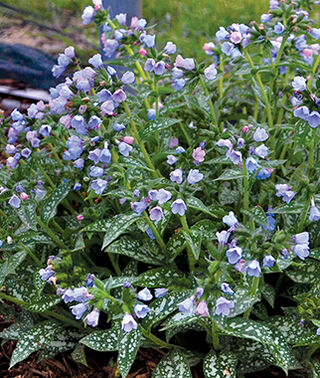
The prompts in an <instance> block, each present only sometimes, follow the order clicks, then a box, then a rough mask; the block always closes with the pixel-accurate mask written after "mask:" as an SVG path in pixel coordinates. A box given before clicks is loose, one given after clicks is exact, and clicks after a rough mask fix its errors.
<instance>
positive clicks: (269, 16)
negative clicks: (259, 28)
mask: <svg viewBox="0 0 320 378" xmlns="http://www.w3.org/2000/svg"><path fill="white" fill-rule="evenodd" d="M272 17H273V16H272V14H271V13H265V14H263V15H261V22H262V23H263V24H266V23H267V22H270V21H271V20H272Z"/></svg>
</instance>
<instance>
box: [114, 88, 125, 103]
mask: <svg viewBox="0 0 320 378" xmlns="http://www.w3.org/2000/svg"><path fill="white" fill-rule="evenodd" d="M112 99H113V101H115V102H117V103H118V104H120V103H121V102H124V101H126V99H127V95H126V93H125V92H124V90H123V89H118V90H117V91H115V92H114V94H113V96H112Z"/></svg>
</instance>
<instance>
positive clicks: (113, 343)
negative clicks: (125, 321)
mask: <svg viewBox="0 0 320 378" xmlns="http://www.w3.org/2000/svg"><path fill="white" fill-rule="evenodd" d="M119 331H120V327H115V328H111V329H107V330H104V331H94V332H92V333H90V335H88V336H86V337H84V338H83V339H81V340H80V343H81V344H84V345H85V346H87V347H89V348H91V349H93V350H97V351H98V352H113V351H116V350H117V349H118V338H119Z"/></svg>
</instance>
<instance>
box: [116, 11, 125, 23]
mask: <svg viewBox="0 0 320 378" xmlns="http://www.w3.org/2000/svg"><path fill="white" fill-rule="evenodd" d="M116 19H117V20H118V22H119V24H120V25H126V23H127V14H126V13H119V14H117V15H116Z"/></svg>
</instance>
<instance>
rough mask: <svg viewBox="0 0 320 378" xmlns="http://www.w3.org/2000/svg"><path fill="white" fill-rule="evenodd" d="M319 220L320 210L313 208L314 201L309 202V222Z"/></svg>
mask: <svg viewBox="0 0 320 378" xmlns="http://www.w3.org/2000/svg"><path fill="white" fill-rule="evenodd" d="M318 220H320V210H319V209H318V208H317V207H316V206H315V203H314V201H313V200H312V201H311V207H310V215H309V221H310V222H314V221H318Z"/></svg>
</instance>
